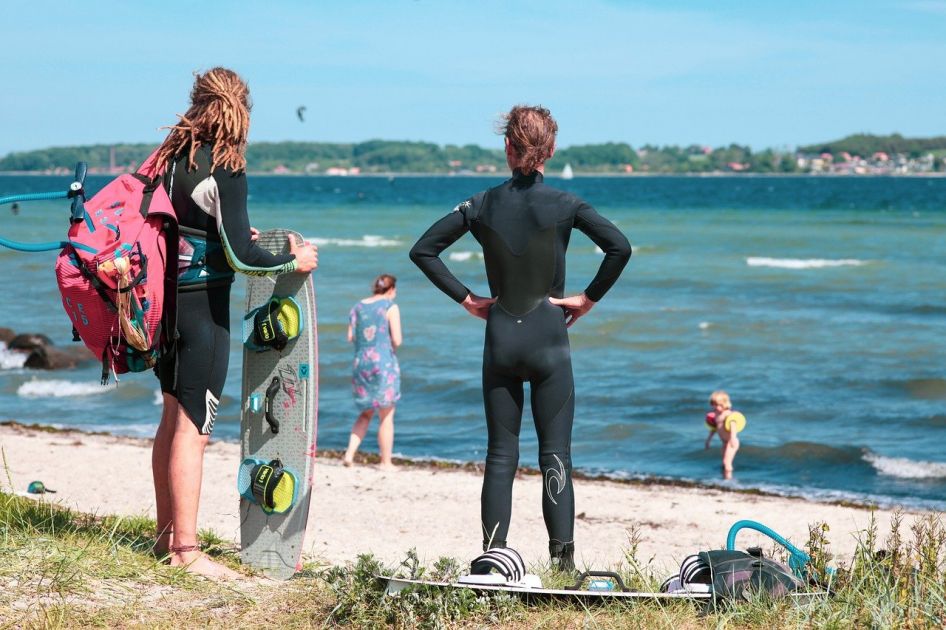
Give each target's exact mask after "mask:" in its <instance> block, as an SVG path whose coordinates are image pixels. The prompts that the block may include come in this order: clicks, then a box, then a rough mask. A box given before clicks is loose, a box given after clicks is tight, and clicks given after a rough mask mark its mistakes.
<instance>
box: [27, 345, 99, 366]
mask: <svg viewBox="0 0 946 630" xmlns="http://www.w3.org/2000/svg"><path fill="white" fill-rule="evenodd" d="M94 359H95V355H93V354H92V353H91V352H89V349H88V348H86V347H85V346H83V345H78V344H77V345H75V346H71V347H66V348H56V347H54V346H38V347H36V348H33V350H32V351H30V354H29V356H28V357H26V362H25V363H24V364H23V366H24V367H28V368H32V369H34V370H65V369H68V368H74V367H76V366H77V365H79V364H80V363H82V362H83V361H92V360H94Z"/></svg>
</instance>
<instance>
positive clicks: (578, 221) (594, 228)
mask: <svg viewBox="0 0 946 630" xmlns="http://www.w3.org/2000/svg"><path fill="white" fill-rule="evenodd" d="M574 225H575V227H576V228H578V229H579V230H581V231H582V232H584V233H585V235H587V236H588V238H590V239H591V240H592V241H594V244H595V245H597V246H598V247H600V248H601V250H602V251H604V260H602V261H601V266H599V267H598V273H596V274H595V277H594V278H593V279H592V280H591V284H589V285H588V287H587V288H586V289H585V295H587V296H588V299H590V300H592V301H593V302H597V301H599V300H600V299H601V298H602V297H604V294H605V293H607V292H608V289H610V288H611V287H612V286H613V285H614V283H615V282H617V279H618V277H619V276H620V275H621V271H622V270H623V269H624V266H625V265H626V264H627V261H628V260H630V258H631V244H630V243H629V242H628V240H627V237H626V236H624V234H622V233H621V231H620V230H619V229H617V227H616V226H615V225H614V224H613V223H611V222H610V221H608V220H607V219H605V218H604V217H603V216H601V215H600V214H598V213H597V211H595V209H594V208H592V207H591V206H589V205H588V204H587V203H585V202H583V201H582V202H580V203H579V206H578V211H577V212H576V213H575V224H574Z"/></svg>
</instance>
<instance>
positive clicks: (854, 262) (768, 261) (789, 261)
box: [746, 256, 867, 269]
mask: <svg viewBox="0 0 946 630" xmlns="http://www.w3.org/2000/svg"><path fill="white" fill-rule="evenodd" d="M746 264H747V265H749V266H750V267H775V268H776V269H823V268H825V267H860V266H861V265H866V264H867V261H866V260H858V259H857V258H839V259H834V260H831V259H828V258H764V257H761V256H750V257H748V258H746Z"/></svg>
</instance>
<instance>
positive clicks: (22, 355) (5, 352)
mask: <svg viewBox="0 0 946 630" xmlns="http://www.w3.org/2000/svg"><path fill="white" fill-rule="evenodd" d="M27 356H29V355H28V354H27V353H26V352H17V351H16V350H10V349H9V348H7V344H5V343H3V342H2V341H0V370H16V369H19V368H21V367H23V364H24V363H26V357H27Z"/></svg>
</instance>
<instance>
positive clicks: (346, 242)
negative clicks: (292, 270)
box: [306, 234, 404, 247]
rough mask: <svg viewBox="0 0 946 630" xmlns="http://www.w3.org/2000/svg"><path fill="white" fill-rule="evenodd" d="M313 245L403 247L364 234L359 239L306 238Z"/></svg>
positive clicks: (387, 240) (381, 237)
mask: <svg viewBox="0 0 946 630" xmlns="http://www.w3.org/2000/svg"><path fill="white" fill-rule="evenodd" d="M306 240H308V241H309V242H310V243H312V244H313V245H318V246H320V247H321V246H323V245H337V246H338V247H398V246H399V245H403V244H404V241H398V240H395V239H392V238H385V237H383V236H378V235H376V234H365V235H363V236H362V237H361V238H360V239H354V238H321V237H313V238H307V239H306Z"/></svg>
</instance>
